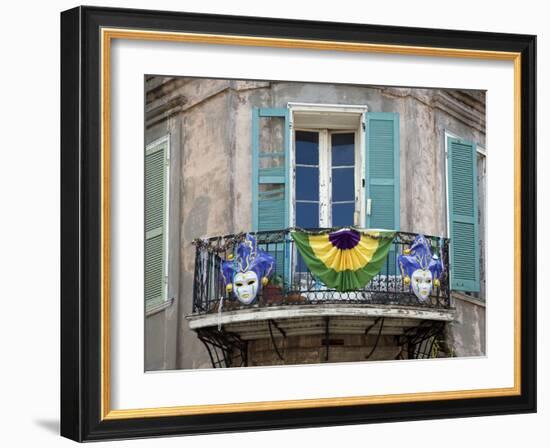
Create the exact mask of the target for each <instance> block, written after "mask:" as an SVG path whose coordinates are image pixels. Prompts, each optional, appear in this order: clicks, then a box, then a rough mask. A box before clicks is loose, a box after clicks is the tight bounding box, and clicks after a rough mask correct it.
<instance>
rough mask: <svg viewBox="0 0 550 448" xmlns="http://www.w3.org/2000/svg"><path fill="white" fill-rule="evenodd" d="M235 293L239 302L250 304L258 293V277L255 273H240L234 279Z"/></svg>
mask: <svg viewBox="0 0 550 448" xmlns="http://www.w3.org/2000/svg"><path fill="white" fill-rule="evenodd" d="M232 289H233V291H235V295H236V296H237V298H238V299H239V302H241V303H244V304H245V305H248V304H250V303H251V302H252V301H253V300H254V299H255V298H256V294H257V293H258V275H257V274H256V273H255V272H254V271H246V272H239V273H237V274H235V277H234V278H233V288H232Z"/></svg>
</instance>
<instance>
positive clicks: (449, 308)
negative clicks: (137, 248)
mask: <svg viewBox="0 0 550 448" xmlns="http://www.w3.org/2000/svg"><path fill="white" fill-rule="evenodd" d="M145 91H146V104H145V125H146V132H145V139H146V142H145V143H146V149H145V176H146V185H145V192H146V201H145V202H146V203H145V207H146V210H145V214H146V229H145V259H146V267H145V272H146V276H145V278H146V284H145V299H146V317H145V364H146V365H145V368H146V370H165V369H189V368H207V367H212V365H213V364H214V365H215V366H228V365H249V366H253V365H273V364H300V363H316V362H338V361H360V360H365V359H368V360H377V359H396V358H410V357H425V356H479V355H483V354H484V353H485V307H486V297H485V290H486V288H485V269H484V263H485V252H484V246H485V244H484V242H485V221H484V219H485V218H484V216H485V213H484V210H485V176H486V156H487V148H486V145H485V94H484V92H479V91H461V90H439V89H416V88H414V89H413V88H394V87H377V86H355V85H334V84H317V83H297V82H283V81H242V80H214V79H199V78H172V77H159V76H151V77H147V79H146V81H145ZM346 226H356V227H359V228H376V229H392V230H397V231H399V232H400V234H399V236H398V237H396V238H400V239H399V240H397V239H396V245H395V247H394V248H393V249H392V250H391V251H390V256H389V257H388V259H389V260H395V259H396V257H397V256H398V255H399V253H402V251H403V250H406V248H407V247H409V246H410V243H411V238H412V237H413V236H414V235H417V234H423V235H426V236H428V237H429V240H430V241H431V242H432V244H433V248H434V251H436V252H438V254H439V255H441V256H442V257H444V258H445V261H446V265H445V269H446V270H445V272H446V274H445V275H447V276H448V278H446V279H445V281H444V283H445V284H444V285H443V286H444V287H445V290H443V286H442V287H441V288H439V289H441V291H439V290H438V292H437V294H438V297H437V298H434V299H433V300H432V302H431V304H430V306H420V304H416V303H413V302H410V300H409V301H407V300H408V299H407V300H404V301H403V302H402V303H401V302H399V300H397V299H396V300H397V301H396V300H393V299H392V300H389V299H388V295H387V294H386V295H385V296H384V294H382V296H384V297H382V296H380V297H379V298H378V299H376V300H374V301H373V299H372V297H374V296H373V293H372V291H371V292H369V293H367V292H365V291H362V292H361V291H359V292H358V295H355V296H353V300H351V299H350V300H343V301H338V300H336V299H341V297H340V296H338V297H336V295H335V294H333V293H330V292H328V291H326V290H325V289H323V287H322V286H319V285H317V286H315V287H314V289H311V287H309V289H307V292H306V291H296V290H295V289H296V288H294V287H290V286H289V284H290V283H289V282H291V281H292V282H294V283H293V284H296V281H295V280H296V278H298V271H297V268H296V263H295V262H292V261H291V260H292V255H288V254H289V253H293V252H292V249H291V248H290V244H291V243H288V241H290V240H289V238H288V230H286V229H289V228H294V227H300V228H310V229H312V228H335V227H346ZM250 232H252V233H254V232H259V233H257V235H259V237H258V238H259V241H260V242H262V244H264V243H265V247H268V246H267V245H268V244H270V245H271V246H269V247H270V248H271V249H270V250H271V251H276V252H277V251H280V252H281V253H283V254H286V255H281V256H280V257H278V258H277V261H278V263H279V261H280V260H284V261H283V262H284V263H286V264H285V267H281V266H282V265H281V266H278V268H277V269H278V273H279V274H280V277H281V279H282V283H281V285H280V288H281V290H282V291H283V293H282V295H283V296H284V297H283V298H282V299H280V301H277V300H276V299H273V300H272V301H271V302H270V301H269V300H268V299H267V298H266V297H264V296H262V297H261V298H260V300H259V304H258V305H256V306H255V307H249V308H246V307H244V308H243V307H239V306H236V304H235V302H234V301H232V300H230V297H226V301H225V305H224V306H222V310H221V312H220V299H221V296H223V295H224V292H223V290H222V291H221V293H220V289H219V286H218V285H216V286H215V287H214V288H213V289H212V288H211V289H207V290H205V289H204V285H202V283H201V282H203V283H204V282H207V281H215V282H219V279H214V280H213V279H212V278H207V277H205V276H204V275H206V274H205V272H206V270H205V269H202V268H201V269H202V270H201V269H199V266H198V265H199V264H200V263H203V262H204V260H205V259H202V258H200V257H201V256H202V255H200V254H199V252H200V250H203V251H205V250H206V251H208V250H211V249H212V247H214V246H215V245H216V244H218V245H219V244H225V245H226V246H227V247H224V248H222V251H221V252H223V251H225V252H228V251H229V252H230V251H231V250H232V249H231V248H230V247H229V246H228V242H231V238H221V237H224V236H236V235H242V234H246V233H250ZM262 232H264V233H262ZM270 232H271V233H270ZM285 232H287V233H285ZM262 238H264V239H262ZM269 238H272V240H270V239H269ZM273 238H275V239H273ZM194 242H195V243H194ZM201 242H202V243H201ZM289 248H290V249H289ZM443 248H445V249H444V250H443ZM221 252H220V251H219V250H218V251H217V252H215V254H217V255H213V256H214V257H219V256H220V253H221ZM226 256H227V253H223V254H222V255H221V257H222V259H223V258H224V257H226ZM218 262H219V260H218ZM213 263H215V261H213ZM212 272H213V271H212ZM301 272H302V271H300V272H299V273H300V275H302V274H301ZM201 275H202V276H203V277H201ZM210 275H214V274H210ZM383 275H384V277H383V278H384V279H385V280H384V281H386V282H390V281H395V282H396V283H399V282H401V283H399V285H400V287H399V292H400V293H403V294H402V295H401V296H399V297H405V296H407V297H408V296H409V295H410V294H408V293H407V291H409V289H410V288H408V287H406V285H404V284H403V280H402V278H401V276H400V272H399V269H398V268H397V266H396V265H395V264H394V263H393V262H390V263H389V264H388V265H387V266H386V270H385V271H384V272H383ZM289 279H290V280H289ZM292 279H294V280H292ZM287 280H288V281H287ZM300 281H302V280H300ZM377 281H379V286H378V288H380V284H381V281H382V280H381V279H378V280H377ZM302 283H303V282H302ZM387 284H389V283H387ZM201 285H202V286H201ZM371 286H372V285H371ZM201 288H202V289H201ZM293 288H294V289H293ZM315 288H317V289H315ZM387 288H388V286H386V292H387V291H388V289H387ZM265 290H266V291H267V290H268V288H265ZM290 290H292V291H290ZM199 291H201V292H200V294H199ZM434 291H435V290H434ZM296 292H297V293H298V295H296ZM314 292H315V294H317V295H316V296H315V297H317V298H318V297H321V298H322V299H323V300H317V299H316V300H313V301H312V300H311V297H313V296H311V294H314ZM395 292H397V291H395ZM308 294H310V295H308ZM319 294H320V295H319ZM434 294H435V292H434ZM199 296H200V297H199ZM367 297H368V298H367ZM377 297H378V296H377ZM396 297H397V296H396ZM434 297H435V296H434ZM362 298H365V301H362ZM325 299H326V300H325ZM205 300H206V302H205ZM205 304H206V305H205ZM422 335H424V337H422ZM415 338H416V339H415ZM428 343H429V347H428V345H427V344H428ZM220 347H221V349H220ZM228 357H229V360H228V359H227V358H228Z"/></svg>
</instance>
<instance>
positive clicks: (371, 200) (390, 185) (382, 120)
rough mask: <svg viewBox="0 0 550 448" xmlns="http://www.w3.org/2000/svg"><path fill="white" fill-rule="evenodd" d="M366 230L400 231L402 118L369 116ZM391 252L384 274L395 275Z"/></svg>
mask: <svg viewBox="0 0 550 448" xmlns="http://www.w3.org/2000/svg"><path fill="white" fill-rule="evenodd" d="M366 133H367V138H366V144H367V148H366V152H367V156H366V165H367V192H366V193H367V207H366V210H367V219H366V222H367V227H368V228H371V229H387V230H399V211H400V207H399V186H400V182H399V114H398V113H393V112H369V113H367V114H366ZM396 256H397V254H396V253H395V250H393V249H392V250H391V251H390V253H389V255H388V263H387V264H386V266H385V267H384V269H383V270H382V273H389V274H392V275H393V274H395V272H396V266H397V261H396Z"/></svg>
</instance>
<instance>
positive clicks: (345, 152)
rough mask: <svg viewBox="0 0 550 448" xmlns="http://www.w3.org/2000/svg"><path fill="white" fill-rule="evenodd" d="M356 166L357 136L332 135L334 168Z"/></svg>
mask: <svg viewBox="0 0 550 448" xmlns="http://www.w3.org/2000/svg"><path fill="white" fill-rule="evenodd" d="M353 165H355V134H353V133H351V134H332V166H353Z"/></svg>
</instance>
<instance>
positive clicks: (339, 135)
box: [294, 129, 363, 228]
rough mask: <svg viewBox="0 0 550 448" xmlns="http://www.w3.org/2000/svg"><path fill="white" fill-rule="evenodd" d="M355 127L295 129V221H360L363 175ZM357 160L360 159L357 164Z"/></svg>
mask: <svg viewBox="0 0 550 448" xmlns="http://www.w3.org/2000/svg"><path fill="white" fill-rule="evenodd" d="M355 140H356V138H355V131H354V130H352V131H333V130H328V129H322V130H296V131H295V144H294V147H295V170H294V183H295V191H294V197H295V211H294V217H295V218H294V219H295V225H296V226H298V227H303V228H312V227H313V228H315V227H343V226H352V225H359V224H360V222H359V221H360V220H359V216H360V210H361V202H360V200H359V197H360V195H361V190H362V188H363V186H362V177H361V164H360V161H361V157H360V154H359V151H358V147H357V146H356V144H355ZM356 161H358V162H359V163H357V164H356Z"/></svg>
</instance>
